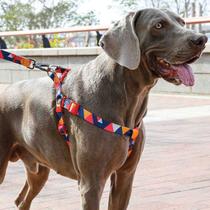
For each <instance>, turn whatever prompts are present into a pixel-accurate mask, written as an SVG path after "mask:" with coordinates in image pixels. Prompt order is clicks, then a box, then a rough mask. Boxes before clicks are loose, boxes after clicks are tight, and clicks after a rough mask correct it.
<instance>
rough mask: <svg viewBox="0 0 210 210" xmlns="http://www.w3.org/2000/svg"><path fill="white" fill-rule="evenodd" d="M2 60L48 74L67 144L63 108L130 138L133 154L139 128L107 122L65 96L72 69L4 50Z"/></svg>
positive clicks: (60, 127) (129, 152)
mask: <svg viewBox="0 0 210 210" xmlns="http://www.w3.org/2000/svg"><path fill="white" fill-rule="evenodd" d="M0 59H4V60H8V61H11V62H14V63H17V64H20V65H23V66H25V67H27V68H29V69H34V68H38V69H39V70H41V71H46V72H47V73H48V75H49V77H50V78H51V79H52V80H53V82H54V87H55V91H56V109H55V112H56V117H57V120H58V125H57V128H58V132H59V133H60V135H62V136H63V138H64V140H65V141H66V142H67V144H70V139H69V135H68V130H67V128H66V125H65V123H64V117H63V112H64V111H63V108H65V109H66V110H68V112H69V113H71V114H72V115H75V116H78V117H79V118H81V119H83V120H84V121H86V122H88V123H90V124H92V125H95V126H97V127H98V128H101V129H103V130H105V131H107V132H110V133H115V134H118V135H121V136H127V137H129V150H128V156H129V155H130V154H131V152H132V149H133V146H134V144H135V141H136V139H137V137H138V135H139V129H138V128H134V129H130V128H128V127H126V126H121V125H118V124H116V123H112V122H110V121H107V120H105V119H103V118H101V117H99V116H97V115H95V114H94V113H92V112H90V111H88V110H86V109H85V108H83V107H82V106H81V105H80V104H78V103H76V102H75V101H73V100H72V99H70V98H67V97H66V96H65V95H63V93H62V84H63V81H64V79H65V77H66V76H67V74H68V73H69V71H70V70H71V69H68V68H63V67H60V66H50V65H46V64H40V63H36V61H34V60H32V59H28V58H25V57H22V56H17V55H15V54H13V53H9V52H7V51H4V50H0Z"/></svg>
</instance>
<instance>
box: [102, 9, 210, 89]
mask: <svg viewBox="0 0 210 210" xmlns="http://www.w3.org/2000/svg"><path fill="white" fill-rule="evenodd" d="M206 42H207V37H206V36H205V35H202V34H199V33H195V32H193V31H192V30H189V29H187V28H185V22H184V20H183V19H182V18H180V17H179V16H178V15H176V14H175V13H173V12H171V11H162V10H158V9H145V10H140V11H137V12H136V13H130V14H128V15H127V16H126V17H125V18H124V19H123V20H121V21H119V22H117V23H116V24H115V25H114V26H113V27H112V28H111V29H109V30H108V31H107V32H106V33H105V34H104V36H103V37H102V39H101V42H100V43H101V46H102V48H103V49H104V50H105V52H106V53H107V54H108V55H109V56H110V57H111V58H112V59H114V60H115V61H116V62H117V63H119V64H120V65H122V66H125V67H127V68H128V69H131V70H134V69H138V67H139V66H140V65H141V64H142V65H143V64H144V66H145V65H146V66H147V68H148V69H149V70H150V71H152V72H153V74H154V75H156V76H158V77H162V78H164V79H165V80H167V81H169V82H172V83H174V84H177V85H179V84H184V85H186V86H192V85H193V84H194V76H193V73H192V70H191V67H190V66H189V65H188V64H190V63H192V62H194V61H195V60H197V59H198V58H199V57H200V55H201V53H202V51H203V49H204V48H205V44H206Z"/></svg>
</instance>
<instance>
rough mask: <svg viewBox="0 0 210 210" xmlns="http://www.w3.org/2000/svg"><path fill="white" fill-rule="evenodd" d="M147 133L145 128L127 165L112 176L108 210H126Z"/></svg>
mask: <svg viewBox="0 0 210 210" xmlns="http://www.w3.org/2000/svg"><path fill="white" fill-rule="evenodd" d="M144 142H145V132H144V128H143V126H142V127H141V130H140V135H139V137H138V139H137V142H136V145H135V148H134V149H133V151H132V153H131V156H130V157H129V158H128V159H127V161H126V162H125V164H124V165H123V166H122V167H121V168H120V169H119V170H118V171H116V172H115V173H114V174H112V176H111V191H110V196H109V208H108V210H126V209H127V207H128V203H129V200H130V195H131V191H132V184H133V178H134V174H135V171H136V167H137V164H138V162H139V159H140V156H141V153H142V151H143V147H144Z"/></svg>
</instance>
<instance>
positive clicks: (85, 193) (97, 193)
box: [80, 177, 105, 210]
mask: <svg viewBox="0 0 210 210" xmlns="http://www.w3.org/2000/svg"><path fill="white" fill-rule="evenodd" d="M104 185H105V180H94V179H88V178H87V177H85V178H84V179H83V178H82V179H81V180H80V194H81V201H82V210H93V209H94V210H99V207H100V199H101V195H102V192H103V189H104Z"/></svg>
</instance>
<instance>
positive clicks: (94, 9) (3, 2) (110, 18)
mask: <svg viewBox="0 0 210 210" xmlns="http://www.w3.org/2000/svg"><path fill="white" fill-rule="evenodd" d="M146 7H153V8H161V9H170V10H172V11H174V12H176V13H178V14H180V15H181V16H182V17H184V18H190V17H200V16H205V17H206V16H210V6H209V5H208V1H207V0H106V1H97V0H60V1H59V0H29V1H26V0H10V1H7V0H0V48H2V49H5V48H14V49H20V48H21V49H22V48H24V49H26V48H40V47H44V48H48V47H51V48H57V47H59V48H60V47H61V48H63V47H87V46H89V47H91V46H97V45H98V40H99V39H100V37H101V35H102V34H103V31H99V30H97V29H96V30H93V31H91V30H90V31H86V32H80V31H79V32H78V31H77V32H75V33H72V32H71V30H69V32H68V31H67V32H65V33H62V30H61V32H60V33H46V34H44V32H45V31H44V30H45V29H58V28H62V29H63V28H66V29H67V28H70V27H75V26H98V25H103V26H107V27H108V26H110V25H111V24H112V23H114V22H115V21H116V20H119V19H120V18H121V16H124V15H125V14H127V13H128V12H130V11H134V10H138V9H143V8H146ZM187 27H189V28H192V29H194V30H197V31H200V32H202V33H206V34H207V36H210V24H208V23H205V24H196V25H195V24H193V25H187ZM99 29H100V28H99ZM28 30H30V31H29V32H28V34H27V35H21V36H20V35H18V33H14V32H17V31H28ZM31 30H43V31H40V33H39V34H33V32H32V31H31ZM1 32H13V33H7V34H4V33H3V34H2V33H1ZM30 32H31V33H30ZM25 34H26V33H25Z"/></svg>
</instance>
